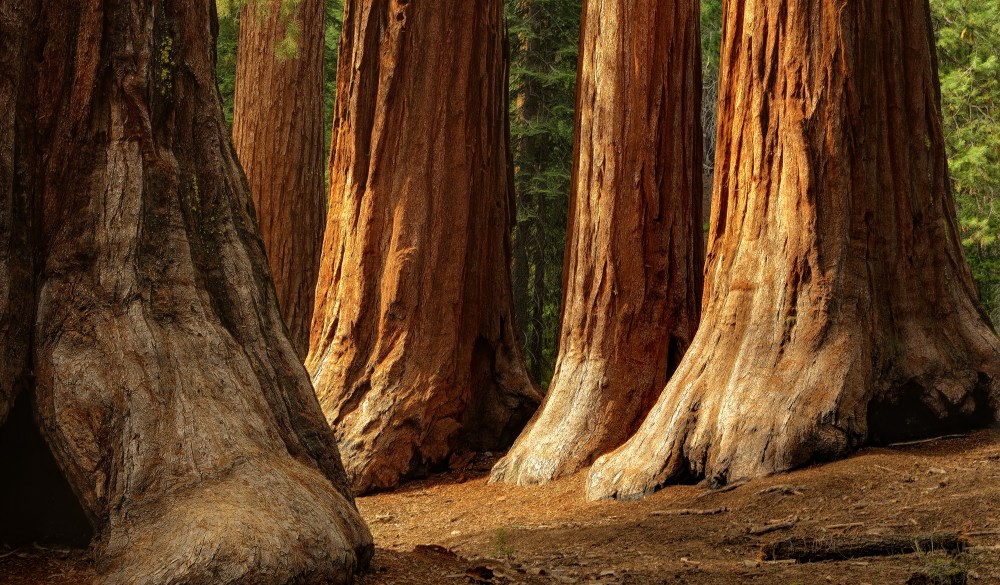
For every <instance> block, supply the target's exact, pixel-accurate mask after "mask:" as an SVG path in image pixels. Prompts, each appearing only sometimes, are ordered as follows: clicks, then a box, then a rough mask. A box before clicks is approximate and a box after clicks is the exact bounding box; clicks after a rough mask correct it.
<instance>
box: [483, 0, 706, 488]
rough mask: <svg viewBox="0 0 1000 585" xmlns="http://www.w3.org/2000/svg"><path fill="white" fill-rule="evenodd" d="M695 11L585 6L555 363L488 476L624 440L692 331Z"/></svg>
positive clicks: (538, 470) (648, 0)
mask: <svg viewBox="0 0 1000 585" xmlns="http://www.w3.org/2000/svg"><path fill="white" fill-rule="evenodd" d="M699 18H700V16H699V10H698V2H697V1H696V0H683V1H678V2H668V3H664V2H660V1H658V0H638V1H637V0H615V1H611V2H597V1H591V2H585V8H584V24H583V33H582V38H581V45H580V59H581V61H580V63H581V65H580V80H579V86H578V87H579V89H578V91H579V96H578V99H577V102H578V110H577V138H576V142H577V144H576V149H575V150H576V156H577V157H578V158H577V161H576V165H575V169H574V183H573V195H572V209H571V211H570V216H571V217H570V226H569V241H568V243H567V254H566V260H567V263H566V267H565V273H566V278H565V285H564V291H565V292H564V299H563V317H562V340H561V342H560V349H559V360H558V362H557V364H556V372H555V377H554V378H553V381H552V384H551V386H550V388H549V393H548V395H547V396H546V398H545V403H544V405H543V406H542V409H541V411H540V412H539V414H538V415H537V416H536V418H535V420H533V421H532V423H531V425H530V426H529V428H528V430H527V431H525V433H524V434H523V435H522V436H521V437H520V438H519V439H518V441H517V443H515V445H514V447H513V448H512V449H511V451H510V453H509V454H508V455H507V456H506V457H505V458H504V459H503V460H502V461H501V462H500V463H499V464H498V465H497V467H496V468H495V469H494V471H493V479H494V480H496V481H511V482H516V483H536V482H541V481H547V480H550V479H553V478H556V477H559V476H561V475H565V474H567V473H572V472H575V471H577V470H579V469H580V468H582V467H585V466H587V465H589V464H590V463H592V462H593V460H594V459H595V458H596V457H597V456H599V455H602V454H604V453H606V452H608V451H610V450H611V449H614V448H615V447H618V446H619V445H621V444H622V443H624V442H625V441H626V440H627V439H628V438H629V437H630V436H631V435H632V433H633V432H635V430H636V428H637V427H638V426H639V423H641V422H642V419H643V417H644V416H645V415H646V413H647V412H648V411H649V409H650V408H651V407H652V405H653V403H655V402H656V399H657V397H658V396H659V394H660V391H661V390H663V386H664V385H665V384H666V382H667V379H668V378H669V377H670V374H671V373H672V371H673V369H674V368H675V367H676V366H677V363H678V362H679V361H680V358H681V356H682V355H683V353H684V351H685V350H686V349H687V347H688V345H689V344H690V343H691V339H692V338H693V337H694V333H695V330H696V329H697V326H698V308H699V305H700V302H701V261H702V251H701V248H702V245H701V243H702V228H701V198H702V192H701V174H702V168H701V156H702V153H701V126H700V124H701V121H700V112H701V61H700V58H699V55H700V50H699V47H700V39H699V36H698V22H699ZM635 63H643V64H644V65H643V66H642V67H636V66H635Z"/></svg>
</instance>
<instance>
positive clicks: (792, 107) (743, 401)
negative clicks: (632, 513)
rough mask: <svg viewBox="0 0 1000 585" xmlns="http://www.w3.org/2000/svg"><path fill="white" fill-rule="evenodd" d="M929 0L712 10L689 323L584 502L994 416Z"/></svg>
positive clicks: (819, 0)
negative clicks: (709, 147)
mask: <svg viewBox="0 0 1000 585" xmlns="http://www.w3.org/2000/svg"><path fill="white" fill-rule="evenodd" d="M928 10H929V9H928V4H927V2H926V0H922V1H920V2H917V3H916V4H914V3H912V2H904V1H903V0H888V1H884V2H854V3H849V4H847V5H844V4H843V3H842V2H838V1H834V0H810V1H807V2H798V3H796V2H791V1H789V0H781V1H779V2H765V1H763V0H730V1H728V2H727V3H726V7H725V15H724V16H725V20H724V23H725V27H724V31H723V37H724V38H725V43H724V46H723V52H722V84H721V90H720V108H719V111H720V128H719V140H718V159H717V164H716V172H717V178H716V183H715V197H714V201H715V203H714V207H713V217H712V229H711V233H710V244H709V255H708V267H707V271H706V290H707V293H706V297H705V303H704V305H703V307H704V320H703V322H702V325H701V329H700V330H699V332H698V334H697V336H696V337H695V340H694V342H693V343H692V346H691V349H690V350H689V351H688V353H687V355H686V356H685V358H684V360H683V361H682V363H681V366H680V367H679V368H678V371H677V373H676V374H675V375H674V377H673V378H672V379H671V381H670V382H669V384H668V385H667V387H666V389H665V390H664V392H663V394H662V396H661V398H660V400H659V402H658V403H657V404H656V406H655V407H654V408H653V409H652V411H651V412H650V414H649V416H648V417H647V418H646V421H645V422H644V423H643V425H642V427H641V428H640V429H639V431H638V432H637V433H636V435H635V436H634V437H633V438H632V439H630V440H629V442H628V443H626V444H625V445H624V446H622V447H621V448H620V449H618V450H617V451H615V452H614V453H612V454H610V455H607V456H605V457H603V458H601V459H599V460H598V461H597V462H596V464H595V465H594V467H593V469H592V470H591V473H590V477H589V484H588V495H589V497H591V498H607V497H618V498H635V497H641V496H643V495H644V494H647V493H649V492H650V491H652V490H654V489H657V488H658V487H660V486H662V485H664V484H666V483H669V482H678V481H686V480H692V479H697V478H701V477H705V478H709V479H711V480H713V481H714V482H716V483H725V482H727V481H731V480H734V479H738V478H743V477H756V476H761V475H767V474H771V473H776V472H780V471H785V470H788V469H791V468H794V467H798V466H802V465H805V464H808V463H811V462H815V461H822V460H826V459H832V458H835V457H841V456H844V455H845V454H847V453H849V452H850V451H851V450H853V449H856V448H857V447H859V446H860V445H862V444H864V443H865V442H883V441H894V440H901V439H906V438H911V437H921V436H929V435H935V434H942V433H946V432H953V431H955V430H958V429H965V428H970V427H976V426H982V425H986V424H988V423H989V422H990V421H991V420H993V418H994V416H995V412H996V408H997V406H998V396H1000V392H998V388H1000V383H998V382H1000V380H998V378H997V376H998V375H1000V342H998V340H997V337H996V335H995V333H994V332H993V330H992V327H991V325H990V324H989V323H988V321H987V319H986V317H985V316H984V313H983V311H982V310H981V307H980V306H979V303H978V299H977V296H976V292H975V288H974V286H973V282H972V278H971V275H970V273H969V270H968V267H967V266H966V264H965V260H964V257H963V255H962V249H961V245H960V242H959V237H958V233H957V226H956V221H955V211H954V203H953V200H952V196H951V191H950V186H949V183H948V176H947V164H946V159H945V152H944V146H943V140H942V134H941V118H940V108H939V96H938V92H937V87H938V79H937V71H936V64H935V62H934V52H933V51H934V39H933V35H932V31H931V28H930V19H929V17H928Z"/></svg>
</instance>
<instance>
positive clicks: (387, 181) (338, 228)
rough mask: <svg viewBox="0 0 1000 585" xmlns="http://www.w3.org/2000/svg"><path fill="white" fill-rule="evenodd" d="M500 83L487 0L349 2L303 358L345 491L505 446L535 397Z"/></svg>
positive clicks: (501, 56)
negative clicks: (520, 329)
mask: <svg viewBox="0 0 1000 585" xmlns="http://www.w3.org/2000/svg"><path fill="white" fill-rule="evenodd" d="M506 91H507V86H506V46H505V36H504V22H503V3H502V2H501V1H500V0H488V1H485V2H467V1H466V0H440V1H436V2H409V3H405V2H401V3H388V2H382V1H378V0H353V1H350V2H348V4H347V8H346V12H345V17H344V31H343V38H342V40H341V52H340V63H339V72H338V86H337V107H336V118H335V121H334V137H333V142H334V149H335V150H334V155H333V158H332V161H331V169H330V177H331V194H330V200H331V201H330V217H329V219H328V226H327V233H326V239H325V243H324V249H323V262H322V267H321V271H320V280H319V285H318V287H317V291H316V314H315V317H314V321H313V330H312V339H311V344H310V355H309V358H308V360H307V366H308V368H309V370H310V371H311V372H312V373H313V381H314V383H315V385H316V391H317V393H318V394H319V398H320V402H321V404H322V405H323V409H324V411H325V412H326V415H327V418H328V420H329V421H330V423H331V424H332V425H333V426H334V428H335V430H336V432H337V434H338V438H339V440H340V445H341V448H342V449H343V450H344V453H345V458H346V460H347V471H348V474H349V476H350V477H351V478H352V479H353V481H354V485H355V486H356V488H357V489H358V490H359V491H367V490H371V489H377V488H386V487H391V486H394V485H396V483H398V482H399V480H400V479H401V478H403V477H405V476H408V475H411V474H415V473H419V472H422V471H424V470H426V469H428V468H429V467H431V466H434V465H436V464H438V463H441V462H443V461H446V460H447V458H448V456H449V454H451V453H452V452H454V451H455V450H466V449H467V450H479V449H495V448H499V447H503V446H505V444H506V445H509V444H510V442H511V441H513V439H514V438H515V437H516V436H517V433H518V432H519V431H520V429H521V427H522V426H523V425H524V423H525V422H526V421H527V420H528V418H529V417H530V416H531V413H532V412H533V410H534V408H535V407H536V406H537V402H538V399H539V396H538V393H537V390H536V389H535V388H534V386H533V385H532V384H531V382H530V380H529V379H528V377H527V374H526V373H525V369H524V365H523V363H522V359H521V354H520V350H519V348H518V343H517V339H516V337H515V335H514V317H513V313H512V307H511V292H510V290H511V286H510V274H509V266H510V237H509V236H510V229H511V225H512V221H513V190H512V189H513V185H512V179H511V176H510V174H511V168H510V165H509V152H508V151H509V148H508V143H509V138H508V131H507V100H506Z"/></svg>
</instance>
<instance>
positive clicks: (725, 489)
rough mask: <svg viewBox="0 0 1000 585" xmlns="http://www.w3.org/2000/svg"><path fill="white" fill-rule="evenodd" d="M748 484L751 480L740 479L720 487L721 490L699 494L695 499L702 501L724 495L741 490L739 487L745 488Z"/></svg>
mask: <svg viewBox="0 0 1000 585" xmlns="http://www.w3.org/2000/svg"><path fill="white" fill-rule="evenodd" d="M748 483H750V480H749V479H738V480H736V481H734V482H733V483H731V484H729V485H725V486H722V487H720V488H719V489H715V490H709V491H707V492H705V493H703V494H698V495H697V496H695V498H694V499H696V500H700V499H701V498H706V497H708V496H714V495H715V494H724V493H726V492H731V491H733V490H734V489H736V488H739V487H743V486H745V485H746V484H748Z"/></svg>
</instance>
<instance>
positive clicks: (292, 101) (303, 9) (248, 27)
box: [233, 0, 326, 358]
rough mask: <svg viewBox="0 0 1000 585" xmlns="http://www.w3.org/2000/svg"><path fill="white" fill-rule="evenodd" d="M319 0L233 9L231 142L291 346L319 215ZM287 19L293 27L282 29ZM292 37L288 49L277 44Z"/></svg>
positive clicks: (315, 262) (316, 245)
mask: <svg viewBox="0 0 1000 585" xmlns="http://www.w3.org/2000/svg"><path fill="white" fill-rule="evenodd" d="M324 14H325V9H324V4H323V0H299V1H298V3H297V4H296V6H295V8H294V9H293V11H292V12H291V13H290V14H283V13H282V0H263V1H261V2H256V1H255V2H248V3H247V4H246V5H245V6H244V7H243V9H242V12H241V14H240V39H239V47H238V51H237V60H236V92H235V95H234V99H233V143H234V144H235V145H236V153H237V154H238V155H239V157H240V162H241V163H242V165H243V168H244V170H245V171H246V175H247V180H248V181H249V183H250V191H251V193H252V194H253V200H254V204H255V207H256V210H257V220H258V222H259V224H260V232H261V235H262V236H263V238H264V249H265V250H266V251H267V259H268V264H269V265H270V267H271V274H272V275H273V277H274V285H275V288H276V289H277V291H278V305H279V306H280V307H281V314H282V316H283V317H284V319H285V324H286V325H288V333H289V336H290V337H291V340H292V344H293V345H294V346H295V349H296V351H298V352H299V355H301V356H303V358H304V357H305V355H306V354H307V353H308V351H309V327H310V325H311V324H312V312H313V305H314V299H315V291H316V279H317V276H318V274H319V257H320V251H321V250H322V247H323V226H324V225H325V220H326V184H325V178H324V167H325V164H324V163H325V156H326V155H325V153H324V146H323V128H324V121H323V52H324V50H325V48H326V44H325V42H324V29H323V19H324ZM293 24H294V28H295V29H297V31H298V32H297V34H294V35H291V34H290V33H289V29H290V25H293ZM290 39H294V40H295V41H296V43H297V46H298V50H297V52H296V54H295V55H294V56H285V55H281V54H279V53H278V52H277V46H278V44H279V43H281V42H283V41H286V40H290Z"/></svg>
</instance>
